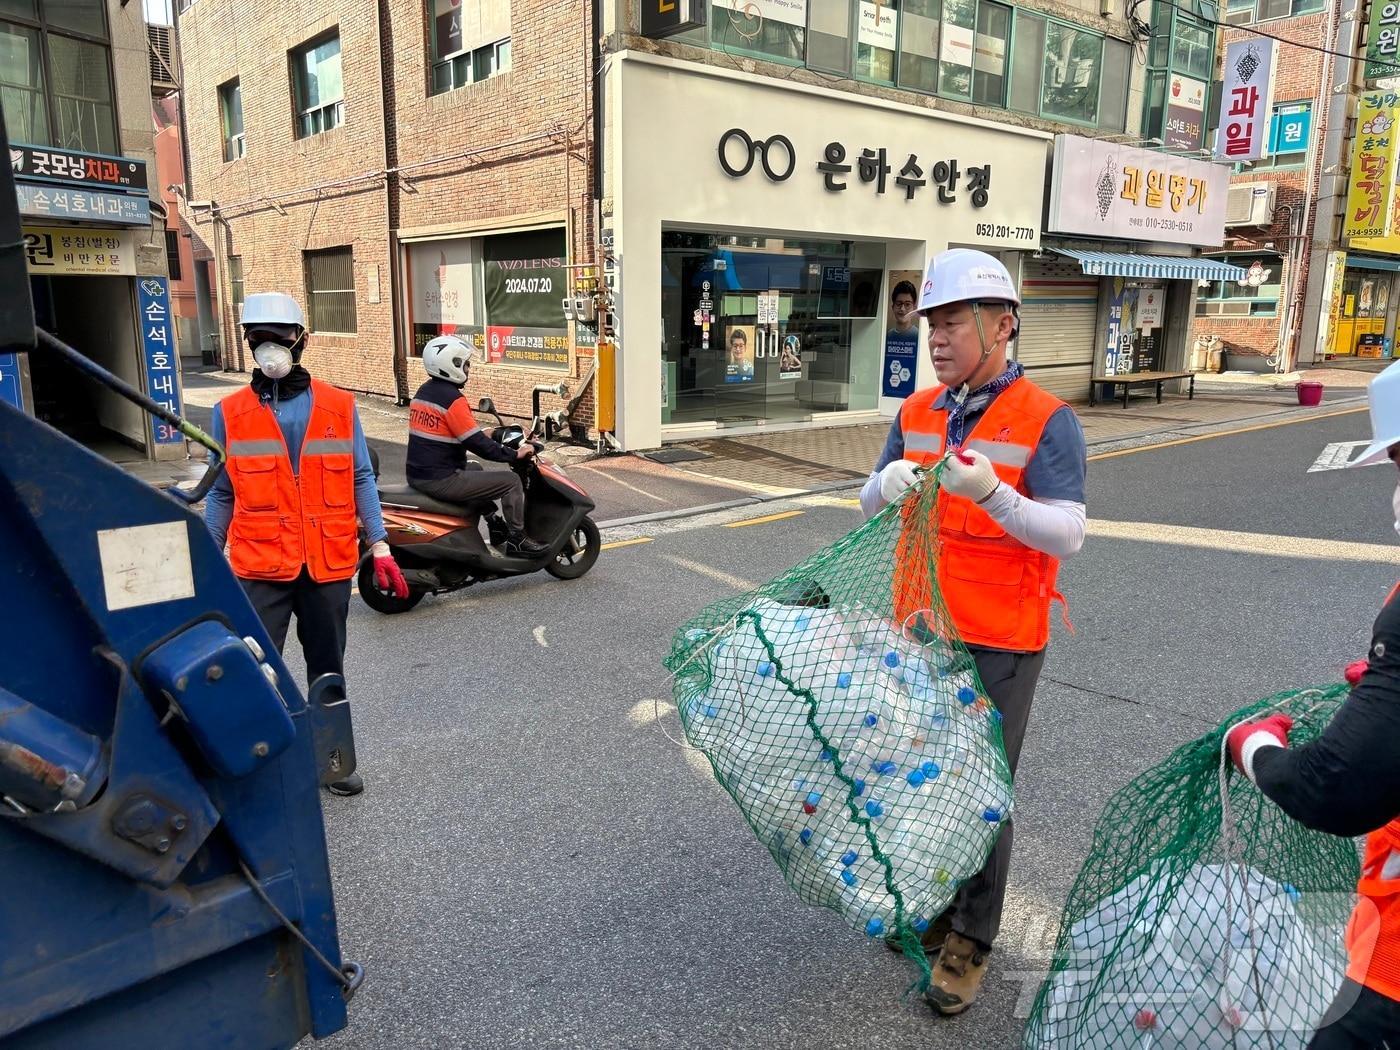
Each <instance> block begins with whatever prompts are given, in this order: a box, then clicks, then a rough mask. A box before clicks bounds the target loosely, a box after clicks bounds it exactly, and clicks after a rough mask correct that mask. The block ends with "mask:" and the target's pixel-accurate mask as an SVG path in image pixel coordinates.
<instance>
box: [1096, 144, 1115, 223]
mask: <svg viewBox="0 0 1400 1050" xmlns="http://www.w3.org/2000/svg"><path fill="white" fill-rule="evenodd" d="M1117 168H1118V165H1117V164H1115V163H1114V160H1113V158H1112V157H1105V158H1104V162H1103V171H1101V172H1100V173H1099V185H1098V191H1099V218H1100V219H1107V218H1108V213H1109V210H1110V209H1111V208H1112V207H1113V198H1114V197H1116V196H1117V194H1116V193H1114V190H1115V189H1116V188H1117V185H1118V179H1117Z"/></svg>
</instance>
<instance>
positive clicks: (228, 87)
mask: <svg viewBox="0 0 1400 1050" xmlns="http://www.w3.org/2000/svg"><path fill="white" fill-rule="evenodd" d="M219 119H220V121H221V122H222V124H223V132H224V160H225V161H230V160H237V159H238V158H239V157H241V156H243V154H244V153H246V152H247V142H246V140H245V139H244V138H243V89H242V88H241V87H240V86H239V84H238V81H237V80H230V81H229V82H228V83H227V84H225V85H223V86H222V87H221V88H219Z"/></svg>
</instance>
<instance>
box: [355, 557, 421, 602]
mask: <svg viewBox="0 0 1400 1050" xmlns="http://www.w3.org/2000/svg"><path fill="white" fill-rule="evenodd" d="M358 582H359V585H360V597H361V598H363V599H364V602H365V604H366V605H368V606H369V607H370V608H371V609H373V610H374V611H375V612H380V613H384V614H385V615H386V616H392V615H394V614H395V613H402V612H408V610H409V609H412V608H413V607H414V606H415V605H417V604H418V603H419V602H421V601H422V600H423V595H424V593H425V592H424V591H415V590H413V589H412V588H410V589H409V592H408V597H407V598H395V597H394V596H393V595H392V594H385V593H384V592H383V591H381V590H380V589H379V587H378V586H377V585H376V584H375V582H374V559H373V558H365V560H364V561H362V562H360V575H359V580H358Z"/></svg>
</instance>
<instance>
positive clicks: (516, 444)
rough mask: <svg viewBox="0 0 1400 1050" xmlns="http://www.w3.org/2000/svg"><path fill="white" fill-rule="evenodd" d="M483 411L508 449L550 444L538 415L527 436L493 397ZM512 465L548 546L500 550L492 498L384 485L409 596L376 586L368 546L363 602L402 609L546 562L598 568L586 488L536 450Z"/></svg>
mask: <svg viewBox="0 0 1400 1050" xmlns="http://www.w3.org/2000/svg"><path fill="white" fill-rule="evenodd" d="M477 411H478V412H479V413H480V414H482V415H486V416H494V417H495V419H496V423H497V424H498V425H497V426H496V427H495V428H493V429H492V431H491V436H492V437H493V438H495V439H496V440H497V441H499V442H500V443H501V444H502V445H504V446H505V447H506V448H508V449H512V450H514V449H518V448H520V446H521V445H522V444H523V443H524V442H525V441H526V440H529V441H530V442H531V444H532V445H534V447H535V450H536V452H537V453H538V452H540V451H542V450H543V449H544V445H543V444H542V443H541V442H539V441H536V440H534V437H535V434H536V431H537V430H538V419H536V421H535V422H534V423H532V425H531V428H530V434H529V435H528V436H527V435H526V433H525V429H524V428H523V427H520V426H507V425H506V424H505V421H504V420H502V419H501V417H500V414H499V413H497V411H496V406H495V404H494V403H493V402H492V400H491V399H490V398H489V397H483V398H482V399H481V403H480V404H479V405H478V406H477ZM370 452H371V455H370V458H371V460H372V461H373V463H374V472H375V476H376V477H378V475H379V461H378V457H377V456H376V455H374V451H373V449H371V450H370ZM510 469H511V470H513V471H515V472H516V473H517V474H519V475H520V480H521V482H522V483H523V484H524V486H525V528H526V531H527V532H528V533H529V534H530V535H531V536H532V537H534V539H535V540H537V541H538V542H540V543H543V544H545V545H546V550H545V552H544V553H542V554H540V555H537V556H535V557H533V558H525V557H515V556H512V555H507V554H504V553H502V548H503V547H504V544H505V542H506V537H507V535H508V534H509V530H508V529H507V527H506V522H505V519H504V518H502V517H501V514H500V512H499V510H498V509H497V507H496V503H495V501H494V500H480V501H478V502H475V503H444V502H442V501H441V500H435V499H433V498H432V497H431V496H425V495H424V494H423V493H421V492H419V491H418V490H417V489H414V488H411V487H409V486H407V485H395V486H389V485H381V486H380V487H379V502H380V505H381V507H382V508H383V511H384V527H385V529H386V530H387V531H388V533H389V549H390V551H391V552H392V553H393V555H394V560H395V561H397V562H398V563H399V568H400V569H401V570H402V571H403V575H404V579H405V580H406V581H407V583H408V597H407V598H396V597H394V595H392V594H386V593H384V592H383V591H381V590H380V589H379V588H378V587H377V586H376V585H375V582H374V561H373V559H372V558H371V557H370V556H369V554H368V551H366V553H365V554H364V556H363V558H362V559H361V561H360V572H359V584H360V597H361V598H363V599H364V601H365V604H366V605H368V606H369V607H370V608H371V609H374V610H375V611H376V612H381V613H386V614H393V613H401V612H407V611H408V610H409V609H412V608H413V607H414V606H415V605H417V604H418V603H419V602H421V601H422V600H423V596H424V595H426V594H447V593H449V592H451V591H456V590H461V589H462V588H463V587H470V586H471V585H472V584H474V583H483V582H485V581H487V580H499V579H501V578H503V577H507V576H523V575H525V574H526V573H531V572H538V571H539V570H540V569H543V570H544V571H545V572H547V573H549V574H550V575H551V576H554V577H555V578H557V579H560V580H576V579H578V578H579V577H580V576H582V575H583V574H584V573H586V572H588V570H589V569H591V568H593V563H594V562H596V561H597V560H598V552H599V551H600V550H601V549H602V536H601V535H600V534H599V532H598V526H597V525H596V524H594V522H593V519H592V518H590V517H589V516H588V515H589V513H590V512H591V511H592V510H593V509H594V507H595V504H594V502H593V500H592V499H591V498H590V497H589V495H588V493H586V492H584V491H583V489H581V488H579V486H578V485H576V484H574V483H573V482H572V481H570V480H569V479H568V478H567V477H566V476H565V475H564V472H563V470H561V469H560V468H559V467H558V466H556V465H554V464H552V463H547V462H543V461H541V460H540V458H539V456H538V455H535V456H531V457H530V458H528V459H516V460H512V461H511V464H510ZM483 518H484V519H485V523H486V535H485V536H483V535H482V530H481V524H482V520H483Z"/></svg>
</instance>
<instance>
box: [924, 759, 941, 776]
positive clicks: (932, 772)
mask: <svg viewBox="0 0 1400 1050" xmlns="http://www.w3.org/2000/svg"><path fill="white" fill-rule="evenodd" d="M920 769H921V770H922V772H923V774H924V776H925V777H927V778H928V779H929V780H937V779H938V774H939V773H942V772H943V770H942V769H940V768H939V765H938V763H937V762H933V761H928V762H925V763H924V764H923V765H922V766H921V767H920Z"/></svg>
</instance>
